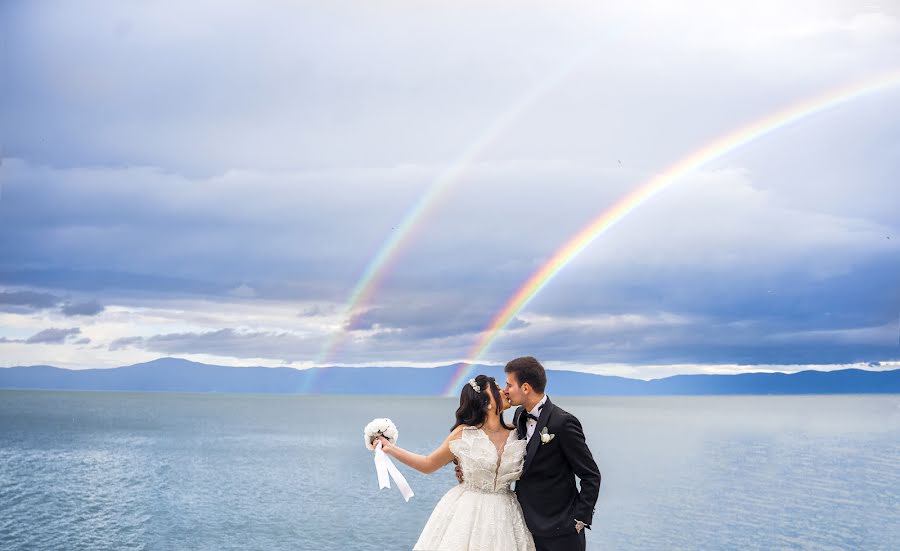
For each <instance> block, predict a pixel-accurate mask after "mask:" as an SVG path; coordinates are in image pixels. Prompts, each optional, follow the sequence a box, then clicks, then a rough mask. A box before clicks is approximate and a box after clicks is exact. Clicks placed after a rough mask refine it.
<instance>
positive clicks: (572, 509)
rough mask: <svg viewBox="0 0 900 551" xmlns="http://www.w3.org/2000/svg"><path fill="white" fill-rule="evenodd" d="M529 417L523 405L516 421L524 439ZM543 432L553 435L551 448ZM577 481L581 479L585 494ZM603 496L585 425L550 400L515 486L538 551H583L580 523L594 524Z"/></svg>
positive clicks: (516, 415)
mask: <svg viewBox="0 0 900 551" xmlns="http://www.w3.org/2000/svg"><path fill="white" fill-rule="evenodd" d="M526 413H527V412H525V408H523V407H521V406H519V408H518V409H517V410H516V413H515V416H514V417H513V423H515V425H516V427H517V430H518V435H519V439H520V440H521V439H524V438H525V437H526V435H527V433H526V428H525V427H526V425H525V423H526V421H527V418H526ZM544 428H546V429H547V433H548V434H552V435H554V436H553V439H552V440H550V441H549V442H547V443H546V444H545V443H543V442H542V441H541V431H543V430H544ZM576 476H577V477H578V478H579V479H580V480H581V491H580V492H579V491H578V488H577V487H576V485H575V477H576ZM599 493H600V470H599V469H598V468H597V463H595V462H594V458H593V456H591V451H590V450H589V449H588V447H587V443H586V442H585V439H584V432H583V431H582V430H581V423H580V422H579V421H578V419H577V418H575V416H574V415H572V414H571V413H568V412H567V411H564V410H562V409H560V408H558V407H556V406H555V405H554V404H553V403H552V402H551V401H550V399H549V398H547V401H546V402H544V406H543V408H541V412H540V415H539V416H538V419H537V426H536V427H535V429H534V434H533V435H532V437H531V440H530V441H529V442H528V446H527V447H526V449H525V465H524V467H523V470H522V477H521V478H520V479H519V480H518V481H517V482H516V495H517V497H518V498H519V504H520V505H521V506H522V512H523V513H524V515H525V523H526V524H527V525H528V529H529V530H530V531H531V534H532V535H533V536H534V542H535V544H536V546H537V549H538V551H545V550H546V551H556V550H559V551H563V550H565V551H571V550H577V549H584V547H585V540H584V531H582V532H581V534H578V533H577V532H576V531H575V520H576V519H578V520H580V521H582V522H584V523H585V524H588V525H589V524H591V522H592V521H593V517H594V504H595V503H596V502H597V496H598V494H599Z"/></svg>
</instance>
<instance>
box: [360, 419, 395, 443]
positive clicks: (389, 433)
mask: <svg viewBox="0 0 900 551" xmlns="http://www.w3.org/2000/svg"><path fill="white" fill-rule="evenodd" d="M363 434H364V435H365V438H366V448H368V450H369V451H375V439H376V438H378V437H379V436H384V437H385V438H386V439H387V441H388V442H390V443H391V444H396V443H397V437H398V436H400V433H399V431H397V426H396V425H394V422H393V421H391V420H390V419H386V418H382V419H372V422H370V423H369V424H368V425H366V428H365V430H363Z"/></svg>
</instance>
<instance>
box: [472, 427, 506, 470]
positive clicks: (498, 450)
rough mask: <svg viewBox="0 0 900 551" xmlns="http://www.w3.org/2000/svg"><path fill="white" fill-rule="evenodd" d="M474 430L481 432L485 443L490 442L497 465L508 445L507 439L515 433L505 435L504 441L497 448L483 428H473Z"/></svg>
mask: <svg viewBox="0 0 900 551" xmlns="http://www.w3.org/2000/svg"><path fill="white" fill-rule="evenodd" d="M475 428H477V429H478V431H479V432H481V434H483V435H484V437H485V438H487V441H488V442H490V444H491V447H492V448H494V453H495V454H496V455H497V462H498V463H499V462H500V460H501V459H502V458H503V452H504V451H506V445H507V444H509V437H510V436H512V433H513V432H515V431H514V430H511V431H509V434H507V435H506V440H504V441H503V445H502V446H500V447H499V448H498V447H497V446H495V445H494V441H493V440H491V437H490V436H488V433H487V432H485V430H484V429H483V428H481V427H475Z"/></svg>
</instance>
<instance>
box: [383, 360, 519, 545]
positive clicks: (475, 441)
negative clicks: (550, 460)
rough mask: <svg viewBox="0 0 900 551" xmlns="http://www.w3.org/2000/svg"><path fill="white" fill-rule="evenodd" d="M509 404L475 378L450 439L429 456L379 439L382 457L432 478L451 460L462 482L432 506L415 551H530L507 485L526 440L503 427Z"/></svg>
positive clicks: (489, 381)
mask: <svg viewBox="0 0 900 551" xmlns="http://www.w3.org/2000/svg"><path fill="white" fill-rule="evenodd" d="M509 406H510V404H509V400H508V399H507V398H506V396H504V395H503V393H502V392H501V391H500V387H498V386H497V382H496V381H495V380H494V378H493V377H488V376H486V375H479V376H477V377H475V378H474V379H470V380H469V382H468V384H466V385H465V386H463V389H462V393H461V394H460V396H459V409H457V410H456V424H454V425H453V428H452V429H451V431H450V436H448V437H447V439H446V440H444V443H443V444H441V445H440V447H438V449H436V450H434V451H433V452H431V453H430V454H429V455H427V456H425V455H419V454H415V453H411V452H408V451H406V450H404V449H402V448H400V447H398V446H394V445H392V444H391V443H390V442H388V441H387V440H386V439H384V438H381V437H379V438H380V439H381V445H382V447H383V449H384V452H385V453H387V454H388V455H390V456H392V457H395V458H396V459H397V460H398V461H400V462H401V463H404V464H406V465H408V466H410V467H412V468H413V469H416V470H417V471H421V472H423V473H426V474H430V473H433V472H434V471H436V470H438V469H440V468H441V467H443V466H444V465H446V464H447V463H450V462H451V461H453V459H454V458H456V459H458V460H459V466H460V468H461V469H462V474H463V483H462V484H459V485H458V486H456V487H454V488H452V489H451V490H450V491H449V492H447V493H446V494H444V497H442V498H441V500H440V501H439V502H438V504H437V506H435V508H434V511H433V512H432V513H431V517H430V518H429V519H428V522H427V523H426V524H425V528H424V529H423V530H422V534H421V535H420V536H419V540H418V541H417V542H416V545H415V547H414V549H422V550H424V549H428V550H432V549H437V550H441V551H475V550H484V551H534V541H533V540H532V538H531V533H530V532H529V531H528V528H526V527H525V519H524V517H523V516H522V508H521V506H520V505H519V502H518V500H517V499H516V495H515V494H514V493H513V492H512V490H511V489H510V483H511V482H512V481H514V480H518V479H519V477H520V476H521V475H522V465H523V463H524V460H525V444H526V441H525V440H519V439H517V437H516V431H515V429H514V428H513V427H510V426H507V425H506V423H504V422H503V412H504V411H505V410H506V409H507V408H509Z"/></svg>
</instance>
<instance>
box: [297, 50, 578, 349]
mask: <svg viewBox="0 0 900 551" xmlns="http://www.w3.org/2000/svg"><path fill="white" fill-rule="evenodd" d="M592 53H593V50H592V49H590V50H585V51H583V52H581V53H580V54H579V55H576V56H573V57H572V58H570V59H569V60H568V61H567V62H566V63H563V64H561V65H560V66H559V68H558V69H557V70H556V71H554V72H553V73H552V74H551V75H550V76H549V77H548V78H544V79H542V80H541V81H540V82H538V83H537V84H536V85H535V86H533V87H531V88H529V89H528V90H526V91H525V92H524V93H523V94H522V95H521V96H519V97H518V98H516V101H514V102H512V103H511V104H510V105H509V107H508V108H506V109H505V110H503V111H502V112H501V113H500V114H499V115H498V116H497V117H496V118H494V119H493V120H492V121H491V123H490V124H489V125H488V126H487V127H485V128H484V130H483V131H482V132H481V133H480V134H479V135H478V138H477V139H476V140H475V141H473V142H472V143H471V144H469V145H468V146H467V147H466V148H465V149H464V150H463V151H462V152H461V153H460V155H459V156H458V157H457V158H456V160H454V162H453V163H451V164H450V166H448V167H447V169H445V170H444V171H443V172H442V173H441V174H440V175H439V176H438V177H437V178H436V179H435V181H434V182H433V183H432V184H431V185H430V186H429V187H428V189H427V190H426V191H425V193H424V194H422V196H421V197H419V199H418V200H417V201H416V203H415V204H414V205H413V206H412V208H410V209H409V210H408V211H407V212H406V214H405V215H404V216H403V219H402V221H401V222H400V224H399V225H398V226H396V229H395V230H393V231H392V233H391V235H390V237H388V239H386V240H385V241H384V243H382V245H381V248H380V249H379V250H378V252H377V253H376V254H375V256H373V257H372V259H371V260H370V261H369V264H368V265H367V266H366V269H365V271H364V272H363V274H362V276H361V277H360V279H359V281H357V283H356V285H355V286H354V288H353V291H352V292H351V293H350V297H349V298H348V299H347V303H346V305H345V306H344V312H343V315H342V325H341V327H339V328H338V329H337V330H336V331H334V332H333V333H332V334H331V337H329V339H328V340H327V341H326V342H325V344H324V345H323V346H322V348H321V349H320V350H319V354H318V355H317V356H316V359H315V361H314V364H315V365H323V364H324V362H326V361H329V360H330V359H331V357H332V356H333V354H334V352H335V350H336V349H337V348H338V346H339V345H340V343H341V342H342V340H343V338H344V335H345V334H346V331H347V328H349V327H350V326H351V325H352V323H353V321H354V320H355V319H356V317H357V316H358V315H359V314H360V313H361V312H362V311H363V310H364V308H365V306H366V305H367V304H369V303H370V301H371V299H372V297H373V296H374V294H375V293H376V291H377V290H378V289H379V288H380V286H381V283H382V282H383V281H384V279H385V276H386V275H387V274H388V273H389V272H390V271H391V268H392V267H393V266H394V265H395V264H396V262H397V259H398V258H399V257H400V255H401V253H402V252H403V251H404V250H406V248H408V247H409V245H410V244H411V243H412V241H413V236H414V235H415V234H416V232H415V230H416V229H417V228H418V227H419V226H421V225H422V224H423V223H424V221H425V220H426V219H427V215H428V214H429V213H431V212H432V211H433V210H434V207H435V206H436V205H438V204H439V203H440V201H439V200H440V199H441V198H442V197H444V196H445V195H446V194H447V191H448V190H449V189H450V187H452V184H454V183H456V182H458V181H459V180H460V179H462V176H463V175H464V174H465V171H466V169H467V168H469V167H470V166H471V165H472V164H473V163H474V162H475V161H476V160H477V158H478V157H479V156H480V155H481V154H482V153H484V151H485V150H487V149H488V147H490V146H491V144H493V143H494V142H496V140H497V139H498V138H499V137H500V136H501V135H502V134H503V132H505V131H506V130H507V129H508V128H509V127H510V126H512V124H513V123H514V122H515V121H516V120H518V119H519V118H520V117H521V115H522V114H523V113H524V112H525V111H526V110H527V109H529V108H530V107H531V106H532V105H534V104H535V103H536V102H537V101H538V100H540V99H541V98H542V97H544V96H545V95H546V94H547V93H549V92H550V91H552V90H553V89H554V88H555V87H556V86H557V85H558V84H559V83H560V82H562V81H563V80H564V79H565V78H566V77H567V76H568V75H569V74H571V73H572V72H573V71H574V70H575V69H576V68H577V67H578V66H580V65H581V64H582V63H583V62H584V61H585V60H586V59H587V58H588V57H589V56H590V55H591V54H592Z"/></svg>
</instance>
